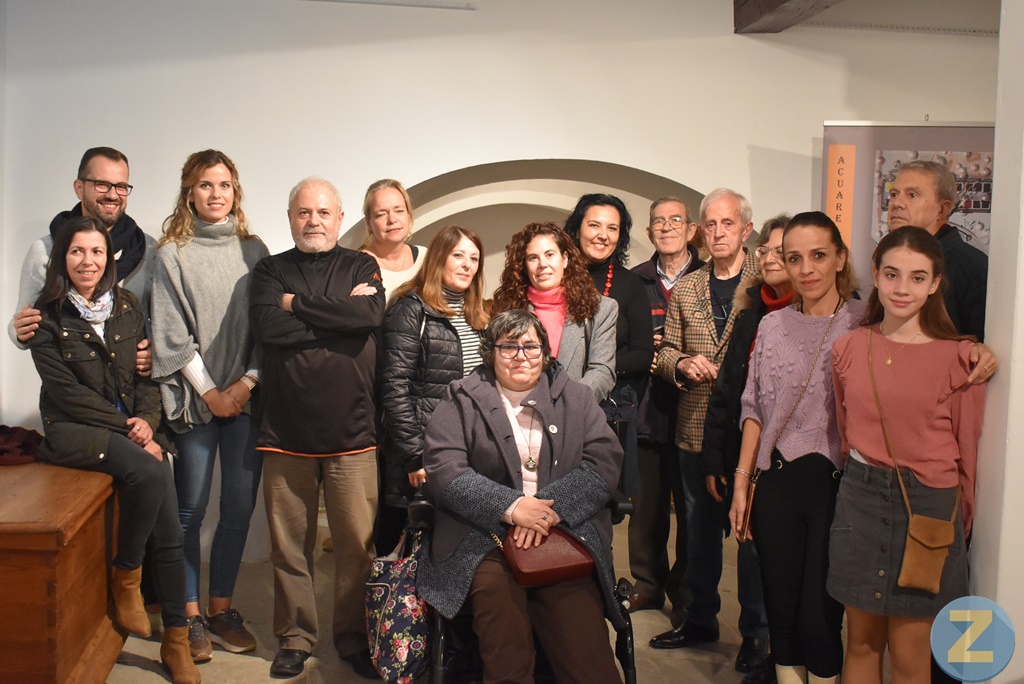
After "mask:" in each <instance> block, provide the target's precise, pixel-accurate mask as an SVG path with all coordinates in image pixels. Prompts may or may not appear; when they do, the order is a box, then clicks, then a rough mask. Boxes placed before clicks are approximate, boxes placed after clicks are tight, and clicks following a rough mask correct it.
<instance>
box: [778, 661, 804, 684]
mask: <svg viewBox="0 0 1024 684" xmlns="http://www.w3.org/2000/svg"><path fill="white" fill-rule="evenodd" d="M775 676H776V677H777V678H778V680H779V684H805V682H806V681H807V669H806V668H805V667H803V666H802V665H776V666H775Z"/></svg>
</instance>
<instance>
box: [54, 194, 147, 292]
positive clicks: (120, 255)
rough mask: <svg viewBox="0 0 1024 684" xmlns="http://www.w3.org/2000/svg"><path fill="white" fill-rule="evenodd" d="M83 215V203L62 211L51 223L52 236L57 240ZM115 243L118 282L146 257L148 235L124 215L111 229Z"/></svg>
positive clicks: (111, 236)
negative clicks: (63, 231) (64, 230)
mask: <svg viewBox="0 0 1024 684" xmlns="http://www.w3.org/2000/svg"><path fill="white" fill-rule="evenodd" d="M81 215H82V203H81V202H79V203H78V204H76V205H75V207H74V209H72V210H71V211H62V212H60V213H59V214H57V215H56V216H54V217H53V220H52V221H50V236H51V237H53V238H54V239H56V237H57V231H59V230H60V229H61V227H62V226H63V225H64V224H65V223H67V222H68V221H70V220H71V219H73V218H78V217H79V216H81ZM110 239H111V240H112V241H113V243H114V259H115V261H116V262H117V282H121V281H122V280H124V279H125V278H127V277H128V276H130V275H131V274H132V273H133V272H134V271H135V269H136V268H138V266H139V264H140V263H142V260H143V258H145V256H146V234H145V233H143V232H142V229H141V228H139V224H137V223H135V219H133V218H132V217H131V216H129V215H128V214H123V215H122V216H121V218H119V219H118V220H117V223H115V224H114V227H113V228H111V229H110Z"/></svg>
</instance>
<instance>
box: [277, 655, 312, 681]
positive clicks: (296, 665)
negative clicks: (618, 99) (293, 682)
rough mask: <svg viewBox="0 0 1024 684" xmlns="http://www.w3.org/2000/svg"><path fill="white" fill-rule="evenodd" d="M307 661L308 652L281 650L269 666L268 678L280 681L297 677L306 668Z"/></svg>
mask: <svg viewBox="0 0 1024 684" xmlns="http://www.w3.org/2000/svg"><path fill="white" fill-rule="evenodd" d="M308 659H309V651H300V650H299V649H297V648H282V649H281V650H279V651H278V652H277V655H276V656H274V662H272V663H271V664H270V676H271V677H279V678H282V679H286V678H290V677H298V676H299V675H300V674H302V670H303V669H304V668H305V667H306V661H307V660H308Z"/></svg>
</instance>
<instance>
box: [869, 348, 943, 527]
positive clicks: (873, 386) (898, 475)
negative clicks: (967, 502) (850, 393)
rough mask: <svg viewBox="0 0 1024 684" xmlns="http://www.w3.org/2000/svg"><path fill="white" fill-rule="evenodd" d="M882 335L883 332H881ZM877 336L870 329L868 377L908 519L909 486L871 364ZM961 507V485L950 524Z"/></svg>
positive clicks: (909, 511)
mask: <svg viewBox="0 0 1024 684" xmlns="http://www.w3.org/2000/svg"><path fill="white" fill-rule="evenodd" d="M879 334H881V332H879ZM874 336H875V332H874V330H872V329H871V328H868V375H869V376H870V377H871V392H872V393H873V394H874V395H875V407H876V408H877V409H878V422H879V424H880V425H881V426H882V437H883V439H885V450H886V451H888V452H889V458H891V459H892V463H893V465H894V466H896V478H897V479H898V480H899V481H900V491H902V492H903V503H904V504H905V505H906V507H907V518H908V519H909V518H910V517H911V516H913V512H912V511H911V510H910V497H908V496H907V486H906V485H905V484H903V474H902V473H900V462H899V461H897V460H896V452H895V451H894V450H893V448H892V442H891V441H890V440H889V431H888V430H886V429H885V413H884V412H883V411H882V400H881V399H879V397H878V383H877V382H876V381H875V366H874V364H873V363H872V362H871V339H872V338H873V337H874ZM959 507H960V485H957V488H956V503H955V504H953V515H952V517H951V518H950V522H952V521H954V520H956V511H957V509H958V508H959Z"/></svg>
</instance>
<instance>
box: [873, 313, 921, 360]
mask: <svg viewBox="0 0 1024 684" xmlns="http://www.w3.org/2000/svg"><path fill="white" fill-rule="evenodd" d="M922 332H923V331H921V330H918V331H917V334H916V335H914V336H913V337H911V338H910V339H909V340H907V341H906V342H904V343H903V345H902V346H901V347H900V348H899V349H897V350H896V351H894V352H890V351H889V345H888V344H886V343H885V334H884V333H883V332H882V324H881V323H879V324H878V334H879V335H880V336H881V337H882V347H884V348H885V365H886V366H891V365H892V359H893V357H894V356H896V355H897V354H899V353H900V352H901V351H903V349H904V347H906V346H908V345H910V344H913V342H914V340H916V339H917V338H918V337H920V336H921V333H922Z"/></svg>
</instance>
